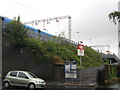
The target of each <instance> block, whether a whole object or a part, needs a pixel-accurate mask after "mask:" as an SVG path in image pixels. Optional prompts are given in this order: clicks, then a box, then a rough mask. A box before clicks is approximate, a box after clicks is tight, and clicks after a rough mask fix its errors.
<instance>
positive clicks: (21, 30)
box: [5, 17, 27, 46]
mask: <svg viewBox="0 0 120 90" xmlns="http://www.w3.org/2000/svg"><path fill="white" fill-rule="evenodd" d="M5 31H6V35H7V36H8V38H9V40H10V41H11V42H12V43H14V44H15V45H19V46H23V45H25V40H26V38H27V35H26V30H25V26H24V25H23V24H21V22H20V17H18V18H17V20H16V19H14V20H13V21H11V22H9V23H7V24H6V28H5Z"/></svg>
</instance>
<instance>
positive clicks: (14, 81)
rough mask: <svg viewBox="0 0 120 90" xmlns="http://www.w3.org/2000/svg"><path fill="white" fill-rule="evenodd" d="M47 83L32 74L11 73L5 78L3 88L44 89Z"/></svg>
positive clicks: (23, 72)
mask: <svg viewBox="0 0 120 90" xmlns="http://www.w3.org/2000/svg"><path fill="white" fill-rule="evenodd" d="M45 85H46V82H45V81H44V80H43V79H40V78H38V77H37V76H36V75H34V74H33V73H31V72H27V71H10V72H8V73H7V75H6V76H5V79H4V82H3V87H4V88H9V87H10V86H22V87H28V88H29V89H35V88H44V87H45Z"/></svg>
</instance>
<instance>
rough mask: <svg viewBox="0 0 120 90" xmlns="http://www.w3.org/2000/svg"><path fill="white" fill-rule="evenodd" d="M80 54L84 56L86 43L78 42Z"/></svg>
mask: <svg viewBox="0 0 120 90" xmlns="http://www.w3.org/2000/svg"><path fill="white" fill-rule="evenodd" d="M77 49H78V56H84V45H82V44H78V47H77Z"/></svg>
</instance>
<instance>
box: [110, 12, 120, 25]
mask: <svg viewBox="0 0 120 90" xmlns="http://www.w3.org/2000/svg"><path fill="white" fill-rule="evenodd" d="M108 17H109V19H110V20H112V22H113V23H115V24H116V22H117V21H119V22H120V12H119V11H114V12H111V13H110V14H109V15H108Z"/></svg>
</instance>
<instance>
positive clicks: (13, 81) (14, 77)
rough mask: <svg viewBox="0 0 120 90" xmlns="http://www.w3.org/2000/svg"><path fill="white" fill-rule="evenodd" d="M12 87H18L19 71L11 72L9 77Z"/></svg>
mask: <svg viewBox="0 0 120 90" xmlns="http://www.w3.org/2000/svg"><path fill="white" fill-rule="evenodd" d="M7 79H9V81H10V82H11V84H12V85H16V81H17V71H12V72H10V75H9V76H8V77H7Z"/></svg>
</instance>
